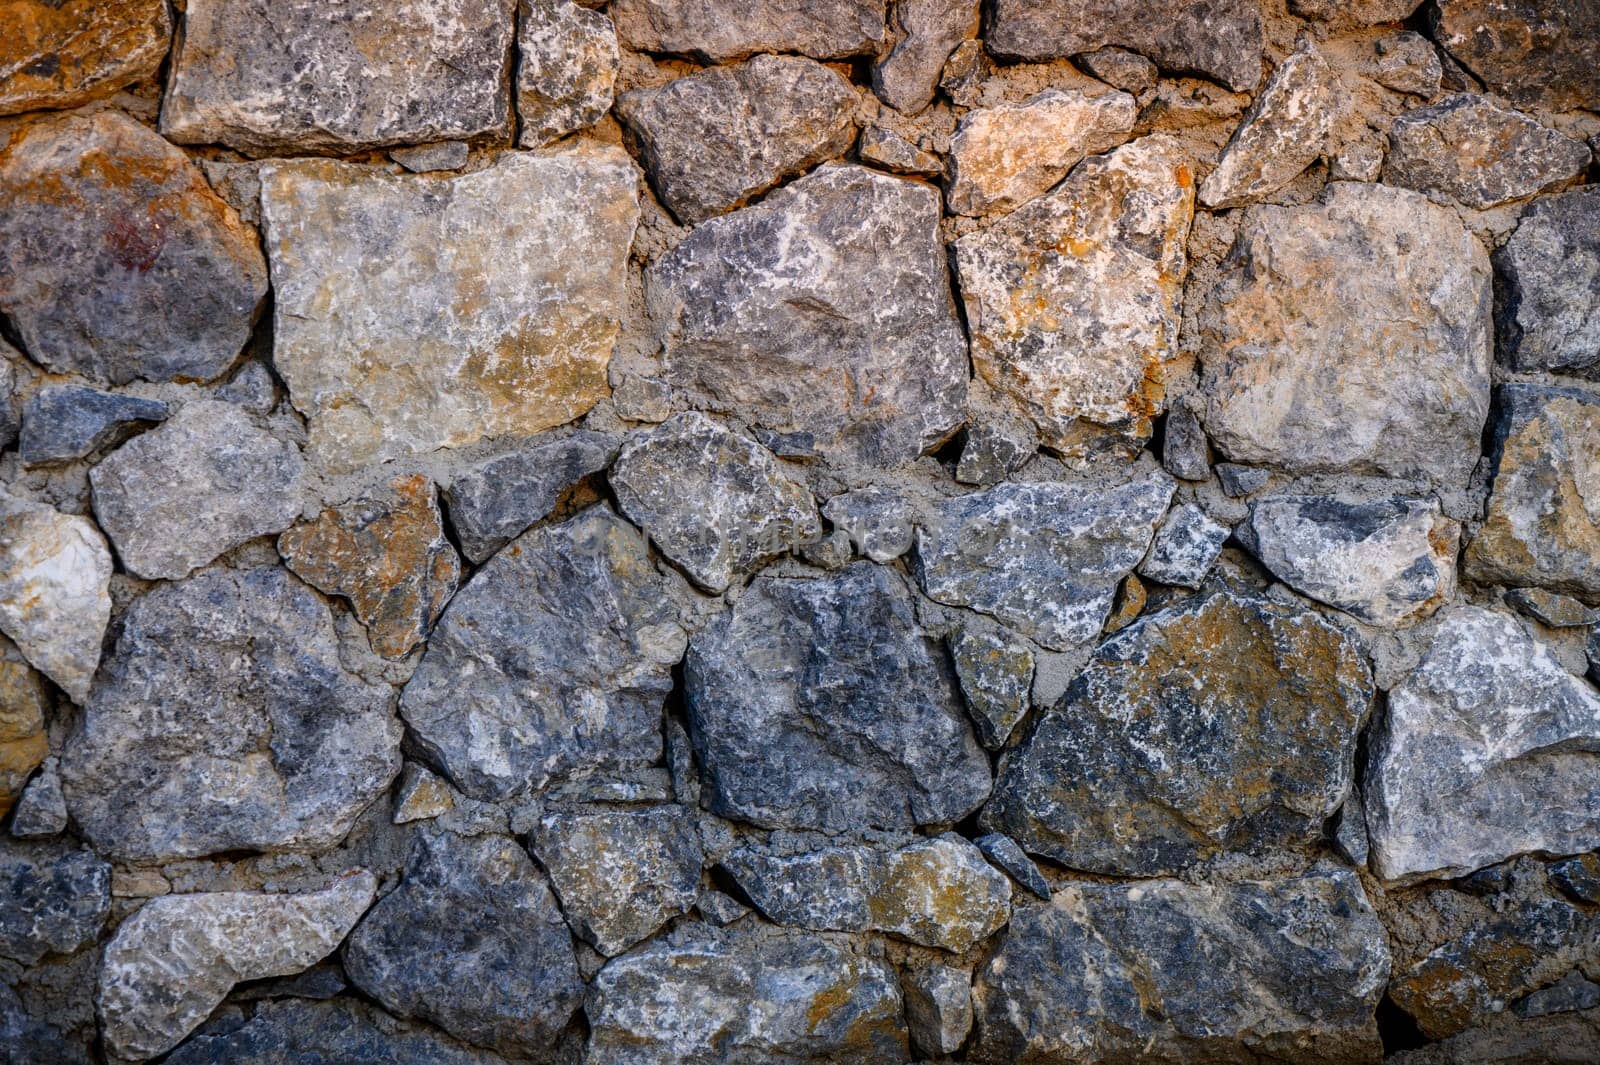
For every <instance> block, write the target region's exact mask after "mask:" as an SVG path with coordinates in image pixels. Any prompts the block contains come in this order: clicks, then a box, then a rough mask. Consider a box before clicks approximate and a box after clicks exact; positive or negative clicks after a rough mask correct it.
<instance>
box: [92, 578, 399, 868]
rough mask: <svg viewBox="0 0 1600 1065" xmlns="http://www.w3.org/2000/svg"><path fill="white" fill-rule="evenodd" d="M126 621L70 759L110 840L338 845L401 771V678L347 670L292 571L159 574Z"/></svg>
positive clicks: (120, 854)
mask: <svg viewBox="0 0 1600 1065" xmlns="http://www.w3.org/2000/svg"><path fill="white" fill-rule="evenodd" d="M121 626H122V631H121V633H120V634H119V636H118V638H117V642H116V646H115V648H114V649H113V650H112V652H111V655H110V657H109V658H108V659H107V661H106V662H105V664H104V665H103V666H102V667H101V671H100V676H99V683H97V684H96V685H95V688H94V691H93V693H92V694H91V696H90V698H89V701H88V703H87V704H86V705H85V707H84V713H83V719H82V721H81V723H80V724H79V726H78V728H77V730H76V731H75V732H74V733H73V734H72V736H71V738H70V739H69V740H68V741H67V746H66V750H65V751H64V753H63V754H62V757H61V778H62V786H63V788H64V789H65V791H66V795H67V803H68V805H69V807H70V808H71V811H72V817H73V820H74V822H75V823H76V824H77V825H78V827H79V828H80V829H81V830H82V831H83V834H84V836H85V837H86V838H87V839H88V840H89V842H90V843H92V844H93V845H94V847H95V848H96V849H97V850H99V851H100V852H101V853H103V854H107V855H110V856H113V857H116V858H120V859H124V860H128V861H146V862H160V861H170V860H173V859H178V858H194V857H200V856H203V855H207V854H216V853H219V852H223V851H234V850H264V851H280V850H322V849H326V848H328V847H330V846H332V845H333V844H335V843H337V842H338V841H339V840H340V839H342V838H343V837H344V835H345V834H346V833H347V832H348V831H349V830H350V827H351V825H352V824H354V822H355V820H356V818H357V817H358V816H360V814H361V813H362V811H364V810H365V809H367V807H369V806H370V805H372V803H373V802H374V801H375V800H376V799H377V798H378V797H379V796H380V795H381V794H382V793H383V792H384V790H385V789H387V788H388V786H389V782H390V781H391V780H393V779H394V776H395V774H396V773H398V772H399V771H400V733H401V728H400V722H399V721H397V720H395V717H394V711H393V705H394V696H393V694H392V692H391V691H390V690H389V687H388V686H387V685H383V684H376V683H371V682H368V681H365V680H362V679H360V678H358V677H356V676H355V675H354V674H352V673H350V672H348V671H347V670H346V669H345V668H344V666H343V665H342V664H341V662H340V658H339V649H338V642H337V639H336V637H335V635H334V629H333V619H332V618H331V616H330V615H329V612H328V607H327V604H326V603H324V602H323V601H322V599H321V598H319V597H318V596H317V594H316V593H315V592H313V591H312V590H311V589H309V588H307V587H306V586H305V585H303V584H301V583H300V582H299V581H298V580H296V579H295V578H293V577H292V576H290V575H289V574H288V573H287V572H286V571H284V570H282V569H280V568H278V567H275V566H273V567H263V568H260V569H253V570H227V569H216V570H208V571H207V572H205V573H202V574H200V575H198V576H195V577H192V578H190V579H189V580H186V581H182V582H179V583H175V584H164V585H160V586H158V587H156V588H154V589H153V590H151V591H149V592H147V593H145V594H144V595H142V596H140V597H139V598H138V599H137V600H135V601H134V602H133V604H132V605H131V606H130V607H129V608H128V610H127V612H126V613H125V614H124V615H123V616H122V620H121Z"/></svg>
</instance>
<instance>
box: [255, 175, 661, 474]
mask: <svg viewBox="0 0 1600 1065" xmlns="http://www.w3.org/2000/svg"><path fill="white" fill-rule="evenodd" d="M261 196H262V217H263V220H264V222H265V225H266V234H267V240H266V243H267V249H268V256H269V258H270V259H271V262H272V277H273V288H274V317H275V326H274V331H273V360H274V362H275V364H276V366H277V369H278V372H279V373H280V374H281V375H282V376H283V379H284V382H285V383H286V384H287V385H288V386H289V396H290V399H291V400H292V401H293V402H294V404H295V406H296V407H297V408H298V409H299V410H300V411H301V413H303V414H304V415H305V416H306V417H307V419H308V420H309V422H310V432H311V445H310V451H311V453H312V455H313V456H315V458H316V459H317V460H318V461H319V462H321V463H323V464H325V465H326V466H328V467H329V468H335V469H339V470H348V469H353V468H356V467H359V466H362V465H366V464H369V463H373V462H378V461H382V460H384V459H388V458H394V457H396V456H400V455H406V454H411V453H415V452H425V451H432V450H434V449H435V448H441V447H461V446H464V445H466V444H470V443H472V442H474V441H476V440H478V439H481V438H482V437H485V436H495V435H500V434H523V435H525V434H529V433H534V432H538V431H539V430H541V429H548V428H550V427H552V426H556V425H561V424H563V423H564V422H567V421H570V420H571V419H573V418H576V417H578V416H579V415H581V414H583V413H584V412H585V411H587V410H588V409H589V408H590V407H592V406H593V405H594V404H595V402H596V401H597V400H599V399H600V398H601V397H602V396H604V395H605V394H606V391H607V384H606V368H607V365H608V364H609V362H610V359H611V348H612V344H613V342H614V341H615V339H616V336H617V332H618V330H619V328H620V326H619V321H620V319H621V317H622V314H623V280H624V270H625V266H626V263H627V257H628V248H629V245H630V243H631V241H632V239H633V230H634V225H635V223H636V222H637V220H638V178H637V173H636V171H635V169H634V167H633V164H632V163H631V162H630V161H629V159H628V157H627V155H626V154H625V153H624V152H623V151H622V150H621V149H619V148H615V147H609V146H599V145H591V144H585V145H580V146H577V147H574V148H571V149H568V150H564V151H557V150H551V151H545V152H533V153H517V154H512V155H507V156H503V157H502V158H501V159H500V161H499V162H498V163H496V164H495V165H494V166H492V167H490V168H489V169H487V170H482V171H478V172H477V173H473V174H466V175H462V176H460V177H453V178H447V179H436V178H426V177H397V176H393V175H390V174H387V173H384V172H382V171H379V170H376V169H373V168H369V167H357V166H351V165H349V164H345V163H335V162H321V161H308V162H300V163H276V164H272V165H270V166H268V167H266V168H265V169H264V170H263V174H262V189H261Z"/></svg>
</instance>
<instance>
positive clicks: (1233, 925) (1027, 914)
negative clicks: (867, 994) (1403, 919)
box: [968, 870, 1389, 1065]
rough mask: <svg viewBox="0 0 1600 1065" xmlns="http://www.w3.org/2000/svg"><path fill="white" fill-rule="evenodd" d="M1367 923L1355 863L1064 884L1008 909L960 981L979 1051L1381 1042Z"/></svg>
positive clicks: (1276, 1049) (1372, 929) (1368, 1048)
mask: <svg viewBox="0 0 1600 1065" xmlns="http://www.w3.org/2000/svg"><path fill="white" fill-rule="evenodd" d="M1388 975H1389V951H1388V946H1387V943H1386V941H1385V936H1384V929H1383V925H1382V924H1380V923H1379V921H1378V918H1377V915H1376V914H1374V913H1373V912H1372V907H1371V906H1370V905H1369V904H1368V903H1367V900H1366V897H1365V896H1364V895H1363V894H1362V891H1361V883H1360V881H1359V880H1357V879H1356V877H1355V874H1353V873H1350V872H1346V871H1342V870H1340V871H1336V872H1328V873H1315V874H1313V875H1309V876H1304V877H1298V878H1295V879H1287V880H1274V881H1259V882H1251V881H1246V882H1243V883H1238V884H1233V885H1229V886H1218V887H1211V886H1203V885H1192V884H1184V883H1180V882H1177V881H1171V880H1156V881H1144V882H1141V883H1138V884H1133V885H1128V884H1073V885H1069V886H1067V887H1064V888H1062V889H1061V890H1060V891H1058V892H1057V893H1056V896H1055V901H1054V902H1053V903H1052V904H1051V905H1049V906H1031V907H1028V908H1026V909H1019V910H1018V911H1017V913H1016V915H1015V916H1014V917H1013V918H1012V922H1011V928H1010V930H1009V931H1008V932H1007V933H1006V936H1005V940H1004V942H1003V943H1002V945H1001V947H1000V950H999V952H998V953H997V954H995V955H994V957H993V958H991V959H990V960H989V961H988V963H987V964H985V965H984V966H983V967H982V968H980V969H979V971H978V974H977V980H976V983H975V986H974V989H973V997H974V999H975V1002H976V1012H977V1020H978V1024H977V1033H976V1036H975V1037H974V1038H975V1042H974V1044H973V1048H972V1050H971V1051H970V1052H969V1054H968V1059H969V1060H971V1061H974V1062H981V1063H984V1065H1001V1063H1006V1062H1015V1061H1029V1062H1038V1063H1039V1065H1067V1063H1069V1062H1080V1061H1097V1062H1133V1061H1162V1062H1174V1063H1176V1062H1196V1063H1198V1062H1221V1061H1239V1060H1249V1061H1275V1062H1297V1063H1298V1062H1315V1063H1327V1065H1334V1063H1340V1065H1342V1063H1347V1062H1357V1061H1363V1062H1366V1061H1376V1060H1377V1059H1378V1058H1379V1057H1381V1055H1382V1048H1381V1046H1380V1043H1379V1039H1378V1029H1377V1025H1376V1024H1375V1023H1374V1021H1373V1010H1374V1008H1375V1007H1376V1006H1377V1003H1378V998H1379V996H1380V995H1381V994H1382V992H1383V986H1384V982H1385V981H1386V980H1387V978H1388Z"/></svg>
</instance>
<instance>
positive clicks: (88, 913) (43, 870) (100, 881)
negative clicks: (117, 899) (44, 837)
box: [0, 839, 111, 965]
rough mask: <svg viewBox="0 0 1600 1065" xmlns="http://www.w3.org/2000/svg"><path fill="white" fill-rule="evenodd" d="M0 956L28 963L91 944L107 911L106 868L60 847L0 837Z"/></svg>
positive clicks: (74, 850)
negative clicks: (1, 902) (0, 900)
mask: <svg viewBox="0 0 1600 1065" xmlns="http://www.w3.org/2000/svg"><path fill="white" fill-rule="evenodd" d="M0 895H3V896H4V898H5V900H6V904H5V905H4V906H0V958H7V959H10V960H11V961H14V962H19V963H21V964H23V965H34V964H36V963H37V962H38V961H39V959H41V958H43V957H45V956H46V955H49V954H70V953H72V952H73V951H75V950H77V949H78V948H79V947H82V946H85V945H87V944H90V943H93V942H94V940H95V937H96V936H98V935H99V934H100V928H101V926H102V925H104V924H105V922H106V916H107V915H108V914H109V913H110V912H111V866H109V865H107V864H106V863H105V862H103V861H101V860H100V859H99V858H98V857H96V856H95V854H94V853H93V852H92V851H87V850H82V849H80V848H78V847H74V846H70V845H68V844H65V843H14V842H11V841H9V840H4V839H0Z"/></svg>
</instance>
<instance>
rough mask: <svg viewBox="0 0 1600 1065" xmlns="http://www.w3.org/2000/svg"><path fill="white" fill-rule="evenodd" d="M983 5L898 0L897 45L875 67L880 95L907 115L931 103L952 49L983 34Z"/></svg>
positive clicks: (894, 15) (892, 19) (893, 22)
mask: <svg viewBox="0 0 1600 1065" xmlns="http://www.w3.org/2000/svg"><path fill="white" fill-rule="evenodd" d="M980 7H981V5H980V4H979V3H978V0H895V3H893V4H891V5H890V7H889V30H890V33H891V34H892V35H893V37H894V45H893V47H892V48H890V49H889V52H888V54H887V55H884V56H883V57H882V58H880V59H879V60H878V62H877V63H876V64H874V65H873V68H872V90H873V92H875V93H877V94H878V99H880V100H882V101H883V102H884V103H886V104H888V105H889V106H890V107H892V108H894V109H895V110H897V111H903V112H905V113H906V114H908V115H909V114H915V113H916V112H918V111H921V110H922V109H923V108H925V107H927V106H928V105H929V104H931V103H932V102H933V94H934V93H935V92H936V91H937V90H938V88H939V78H940V76H941V75H942V74H943V73H944V65H945V61H946V60H948V59H949V58H950V53H951V52H954V51H955V50H956V46H957V45H959V44H960V43H961V42H962V41H967V40H971V39H972V38H974V37H976V36H977V35H978V24H979V13H980Z"/></svg>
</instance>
